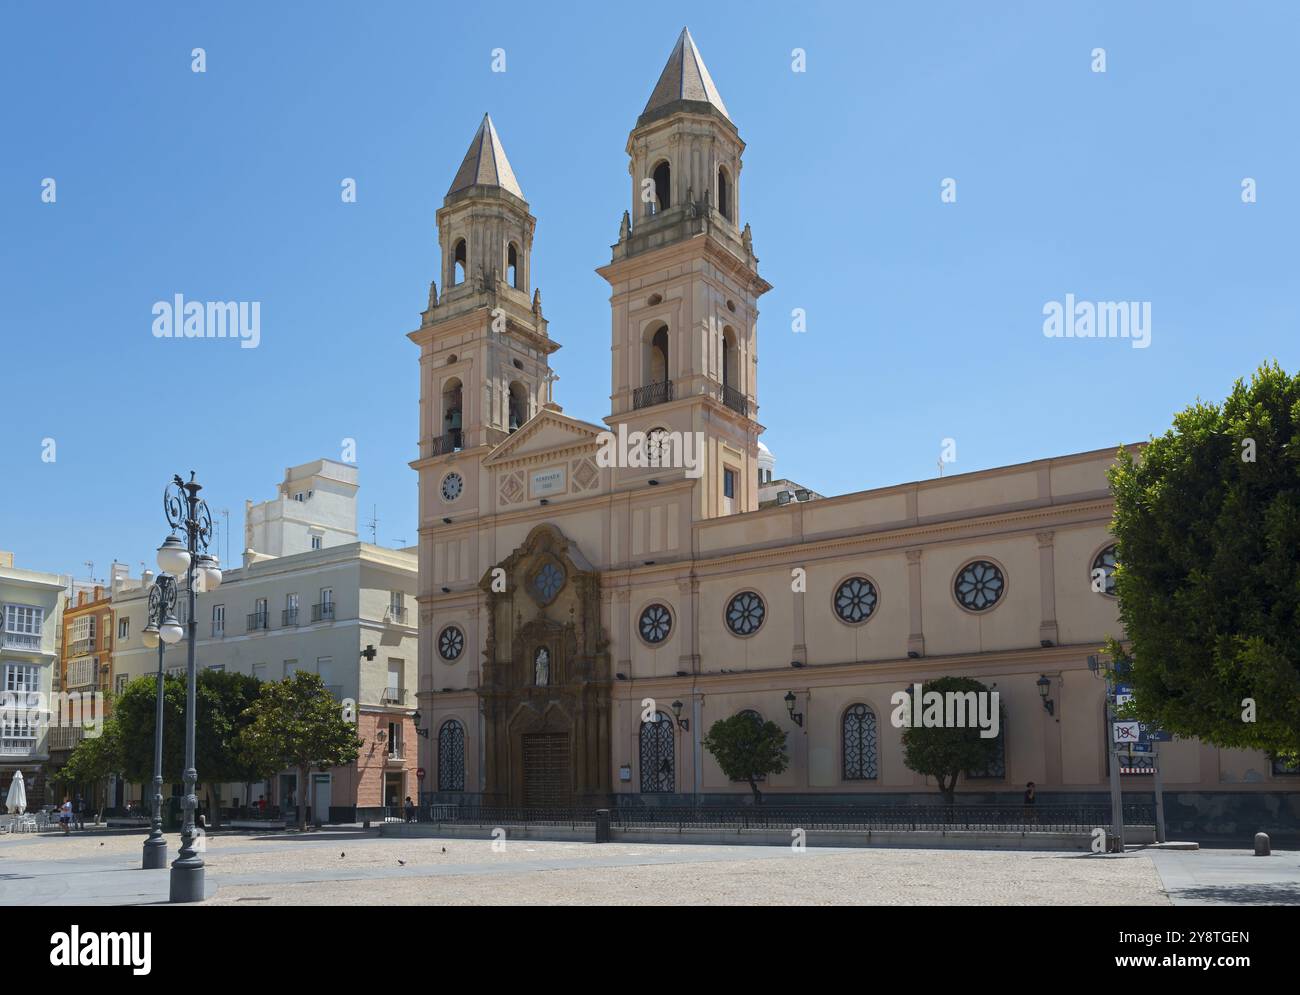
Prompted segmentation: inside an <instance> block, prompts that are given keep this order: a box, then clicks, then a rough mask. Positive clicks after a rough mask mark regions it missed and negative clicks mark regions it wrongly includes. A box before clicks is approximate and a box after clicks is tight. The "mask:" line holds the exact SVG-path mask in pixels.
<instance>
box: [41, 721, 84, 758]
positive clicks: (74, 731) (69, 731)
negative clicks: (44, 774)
mask: <svg viewBox="0 0 1300 995" xmlns="http://www.w3.org/2000/svg"><path fill="white" fill-rule="evenodd" d="M85 738H86V730H85V729H82V728H81V727H80V726H55V727H53V728H52V729H50V751H51V752H53V751H55V750H75V749H76V748H77V744H78V743H80V742H81V741H82V740H83V739H85Z"/></svg>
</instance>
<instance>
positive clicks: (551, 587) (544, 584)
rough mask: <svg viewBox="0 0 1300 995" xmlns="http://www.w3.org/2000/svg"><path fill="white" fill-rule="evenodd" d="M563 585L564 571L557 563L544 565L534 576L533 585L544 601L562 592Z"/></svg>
mask: <svg viewBox="0 0 1300 995" xmlns="http://www.w3.org/2000/svg"><path fill="white" fill-rule="evenodd" d="M563 586H564V571H563V570H561V569H560V567H559V564H556V563H547V564H545V565H543V567H542V569H541V570H538V571H537V576H536V577H534V578H533V587H534V588H535V589H536V591H537V593H538V595H540V596H541V599H542V600H543V601H550V600H551V599H552V598H554V597H555V596H556V595H557V594H559V593H560V588H562V587H563Z"/></svg>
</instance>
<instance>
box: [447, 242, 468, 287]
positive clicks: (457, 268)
mask: <svg viewBox="0 0 1300 995" xmlns="http://www.w3.org/2000/svg"><path fill="white" fill-rule="evenodd" d="M466 251H467V250H466V247H465V240H464V239H463V238H459V239H457V240H456V247H455V248H454V249H453V250H452V254H451V259H452V263H451V265H452V271H451V282H452V285H453V286H458V285H460V284H462V283H464V282H465V267H466Z"/></svg>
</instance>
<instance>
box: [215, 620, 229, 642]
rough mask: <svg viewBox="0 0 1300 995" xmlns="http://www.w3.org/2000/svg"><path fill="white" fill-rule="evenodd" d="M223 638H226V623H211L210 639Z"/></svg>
mask: <svg viewBox="0 0 1300 995" xmlns="http://www.w3.org/2000/svg"><path fill="white" fill-rule="evenodd" d="M225 636H226V623H225V622H213V623H212V638H213V639H224V638H225Z"/></svg>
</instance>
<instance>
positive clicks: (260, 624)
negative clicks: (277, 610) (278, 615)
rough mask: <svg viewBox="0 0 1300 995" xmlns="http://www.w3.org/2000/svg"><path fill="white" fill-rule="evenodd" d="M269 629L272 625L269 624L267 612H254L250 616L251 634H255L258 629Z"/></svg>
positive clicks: (249, 629) (249, 627)
mask: <svg viewBox="0 0 1300 995" xmlns="http://www.w3.org/2000/svg"><path fill="white" fill-rule="evenodd" d="M268 628H270V625H269V624H268V623H267V619H266V612H264V611H260V612H252V613H251V614H250V615H249V616H248V631H249V632H253V631H255V630H257V629H268Z"/></svg>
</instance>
